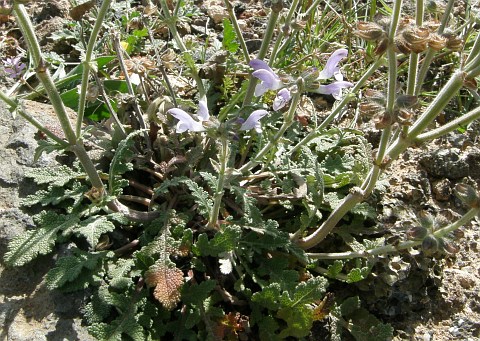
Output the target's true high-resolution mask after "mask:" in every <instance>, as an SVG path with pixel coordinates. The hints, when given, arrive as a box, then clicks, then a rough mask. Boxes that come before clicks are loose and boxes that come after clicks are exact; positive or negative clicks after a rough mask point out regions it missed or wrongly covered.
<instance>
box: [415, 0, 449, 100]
mask: <svg viewBox="0 0 480 341" xmlns="http://www.w3.org/2000/svg"><path fill="white" fill-rule="evenodd" d="M454 3H455V1H454V0H449V1H448V3H447V6H446V7H445V13H443V17H442V22H441V24H440V27H439V28H438V31H437V33H438V34H442V33H443V31H444V30H445V27H446V26H447V23H448V20H449V19H450V14H451V12H452V9H453V4H454ZM436 53H437V51H435V50H434V49H432V48H429V49H428V51H427V54H426V55H425V57H424V58H423V62H422V67H421V68H420V71H419V72H418V75H417V81H416V82H415V95H417V96H418V95H419V94H420V91H421V90H422V85H423V81H424V80H425V76H426V75H427V71H428V69H430V64H431V63H432V60H433V57H434V56H435V54H436Z"/></svg>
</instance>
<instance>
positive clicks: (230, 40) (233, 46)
mask: <svg viewBox="0 0 480 341" xmlns="http://www.w3.org/2000/svg"><path fill="white" fill-rule="evenodd" d="M236 38H237V35H236V34H235V30H234V28H233V25H232V23H231V22H230V20H228V19H226V18H225V19H223V41H222V46H223V48H224V49H225V50H227V51H228V52H231V53H235V52H237V51H238V47H239V46H240V45H239V44H238V43H237V41H236Z"/></svg>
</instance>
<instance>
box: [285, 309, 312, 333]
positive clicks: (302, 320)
mask: <svg viewBox="0 0 480 341" xmlns="http://www.w3.org/2000/svg"><path fill="white" fill-rule="evenodd" d="M277 316H278V317H279V318H281V319H282V320H285V321H286V322H287V328H285V329H283V330H282V331H281V332H280V335H279V336H280V337H281V338H282V339H285V338H287V337H288V336H293V337H296V338H302V337H305V336H307V335H309V334H310V329H311V328H312V324H313V313H312V309H311V308H309V307H306V306H302V307H297V308H291V307H285V308H281V309H280V310H279V311H278V313H277Z"/></svg>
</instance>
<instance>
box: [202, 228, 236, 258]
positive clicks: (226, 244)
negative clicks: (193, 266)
mask: <svg viewBox="0 0 480 341" xmlns="http://www.w3.org/2000/svg"><path fill="white" fill-rule="evenodd" d="M241 235H242V230H241V228H240V227H238V226H235V225H231V226H227V227H225V229H224V230H223V231H220V232H217V233H216V234H215V236H214V237H213V238H212V239H211V240H208V236H207V235H206V234H205V233H203V234H201V235H200V236H198V240H197V242H196V243H195V244H194V251H195V252H196V254H198V255H200V256H213V257H217V256H218V254H219V253H222V252H228V251H232V250H234V249H235V247H236V246H237V244H238V242H239V240H240V237H241Z"/></svg>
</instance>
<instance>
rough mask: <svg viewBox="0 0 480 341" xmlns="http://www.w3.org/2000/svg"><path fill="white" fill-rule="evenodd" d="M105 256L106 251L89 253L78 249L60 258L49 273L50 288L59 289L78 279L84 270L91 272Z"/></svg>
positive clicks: (47, 277) (47, 279) (48, 285)
mask: <svg viewBox="0 0 480 341" xmlns="http://www.w3.org/2000/svg"><path fill="white" fill-rule="evenodd" d="M104 256H105V253H104V252H103V253H89V252H83V251H81V250H76V251H75V255H74V256H67V257H62V258H59V259H58V260H57V263H56V264H55V267H54V268H53V269H50V271H49V272H48V273H47V276H46V283H47V287H48V288H49V289H58V288H61V287H63V286H64V285H65V284H66V283H67V282H73V281H76V280H77V278H78V277H79V276H80V274H81V273H82V271H86V272H91V270H93V269H94V268H95V267H97V266H98V264H99V262H100V261H101V260H102V258H103V257H104Z"/></svg>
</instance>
